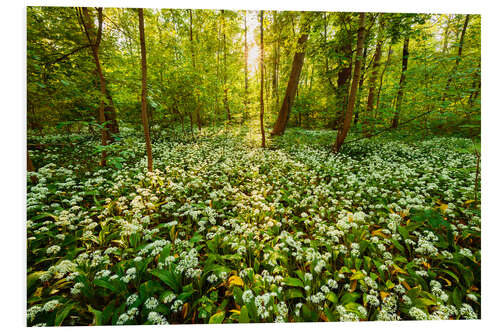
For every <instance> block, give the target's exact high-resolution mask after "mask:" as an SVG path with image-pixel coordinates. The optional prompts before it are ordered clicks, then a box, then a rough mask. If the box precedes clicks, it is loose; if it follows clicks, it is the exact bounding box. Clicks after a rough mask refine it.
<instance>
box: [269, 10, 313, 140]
mask: <svg viewBox="0 0 500 333" xmlns="http://www.w3.org/2000/svg"><path fill="white" fill-rule="evenodd" d="M306 15H307V14H305V15H304V16H303V24H302V27H301V36H300V38H299V40H298V43H297V51H296V53H295V56H294V57H293V63H292V70H291V72H290V78H289V80H288V85H287V88H286V92H285V97H284V98H283V104H282V105H281V109H280V112H279V114H278V119H276V122H275V123H274V127H273V130H272V132H271V135H282V134H283V133H284V132H285V128H286V124H287V122H288V118H289V116H290V111H291V109H292V105H293V101H294V99H295V95H296V93H297V88H298V85H299V78H300V72H301V70H302V66H303V64H304V57H305V46H306V42H307V38H308V37H309V18H308V17H307V16H306Z"/></svg>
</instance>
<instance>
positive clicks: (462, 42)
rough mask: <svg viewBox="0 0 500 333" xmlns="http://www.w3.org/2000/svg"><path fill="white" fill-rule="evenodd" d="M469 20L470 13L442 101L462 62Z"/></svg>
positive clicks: (461, 35)
mask: <svg viewBox="0 0 500 333" xmlns="http://www.w3.org/2000/svg"><path fill="white" fill-rule="evenodd" d="M469 20H470V15H469V14H467V15H466V16H465V21H464V25H463V27H462V33H461V34H460V41H459V42H458V51H457V56H456V60H455V66H453V69H452V71H451V75H450V77H449V78H448V81H447V82H446V87H445V88H444V93H443V96H442V97H441V101H444V100H445V99H446V98H447V97H448V95H447V92H448V89H449V87H450V84H451V81H452V80H453V74H454V73H455V72H456V70H457V69H458V65H459V64H460V60H461V59H462V49H463V46H464V38H465V32H466V31H467V25H468V24H469Z"/></svg>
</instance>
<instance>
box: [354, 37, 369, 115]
mask: <svg viewBox="0 0 500 333" xmlns="http://www.w3.org/2000/svg"><path fill="white" fill-rule="evenodd" d="M367 53H368V47H367V46H365V48H364V50H363V62H362V65H361V77H360V79H359V87H358V93H357V95H358V101H357V103H355V105H356V107H355V112H354V124H357V123H358V120H359V109H360V107H359V104H360V103H361V93H362V92H363V84H364V83H365V74H366V54H367Z"/></svg>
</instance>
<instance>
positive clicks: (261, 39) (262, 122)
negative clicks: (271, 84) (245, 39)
mask: <svg viewBox="0 0 500 333" xmlns="http://www.w3.org/2000/svg"><path fill="white" fill-rule="evenodd" d="M259 118H260V133H261V135H262V148H265V147H266V133H265V131H264V11H263V10H261V11H260V115H259Z"/></svg>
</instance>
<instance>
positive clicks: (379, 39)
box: [363, 21, 383, 137]
mask: <svg viewBox="0 0 500 333" xmlns="http://www.w3.org/2000/svg"><path fill="white" fill-rule="evenodd" d="M380 24H381V25H380V30H379V35H378V36H377V46H376V47H375V56H374V58H373V66H372V72H371V76H370V82H369V88H368V89H369V90H368V100H367V102H366V115H365V117H364V118H363V134H364V136H365V137H367V136H369V134H370V133H369V127H370V123H371V122H372V119H371V118H372V117H373V114H372V113H373V102H374V99H375V82H376V81H377V75H378V67H379V65H380V56H381V54H382V44H383V23H382V21H381V22H380Z"/></svg>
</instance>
